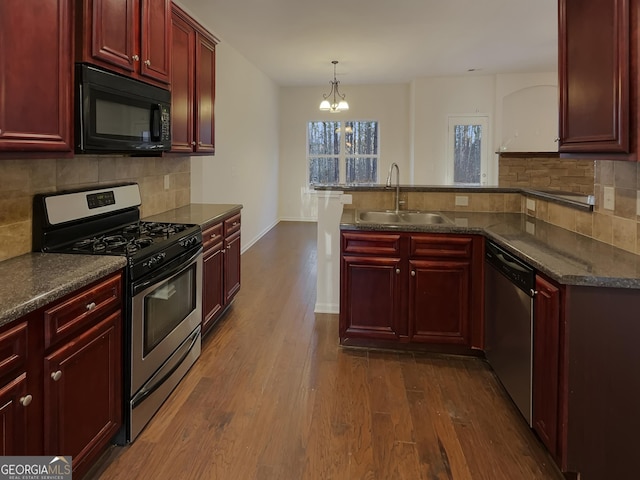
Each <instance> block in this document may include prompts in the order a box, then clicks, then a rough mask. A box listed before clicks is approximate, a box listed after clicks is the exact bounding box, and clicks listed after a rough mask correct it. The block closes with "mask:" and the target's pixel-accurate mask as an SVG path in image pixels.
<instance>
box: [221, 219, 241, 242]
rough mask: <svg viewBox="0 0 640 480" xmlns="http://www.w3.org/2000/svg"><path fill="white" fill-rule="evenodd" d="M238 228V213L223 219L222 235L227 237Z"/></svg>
mask: <svg viewBox="0 0 640 480" xmlns="http://www.w3.org/2000/svg"><path fill="white" fill-rule="evenodd" d="M238 230H240V214H239V213H238V214H237V215H234V216H232V217H229V218H227V219H226V220H225V221H224V236H225V237H228V236H229V235H231V234H232V233H234V232H237V231H238Z"/></svg>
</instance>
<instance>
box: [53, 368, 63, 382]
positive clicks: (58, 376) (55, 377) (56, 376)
mask: <svg viewBox="0 0 640 480" xmlns="http://www.w3.org/2000/svg"><path fill="white" fill-rule="evenodd" d="M51 378H52V379H53V381H54V382H57V381H58V380H60V379H61V378H62V372H61V371H60V370H56V371H55V372H53V373H51Z"/></svg>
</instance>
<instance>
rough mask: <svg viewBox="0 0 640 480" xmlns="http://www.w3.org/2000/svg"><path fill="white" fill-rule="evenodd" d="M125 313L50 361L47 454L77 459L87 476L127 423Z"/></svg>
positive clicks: (87, 333) (46, 362)
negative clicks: (124, 412)
mask: <svg viewBox="0 0 640 480" xmlns="http://www.w3.org/2000/svg"><path fill="white" fill-rule="evenodd" d="M121 323H122V321H121V313H120V311H118V312H115V313H113V314H111V315H109V316H108V317H106V318H105V319H103V320H102V321H100V322H99V323H98V324H96V325H94V326H93V327H91V328H89V329H88V330H87V331H85V332H84V333H82V334H81V335H78V336H77V337H76V338H74V339H73V340H72V341H70V342H68V343H67V344H64V345H63V346H61V347H60V348H59V349H57V350H55V351H54V352H52V353H51V354H49V355H47V356H46V357H45V359H44V418H45V419H46V422H45V426H44V428H45V430H44V454H45V455H55V454H59V453H60V452H66V453H65V455H72V456H73V467H74V476H76V475H77V476H78V477H81V476H82V475H83V474H84V473H85V472H86V470H87V469H88V468H89V466H90V464H91V463H92V461H94V460H95V459H96V458H95V457H96V455H99V454H101V453H102V450H101V447H102V446H104V445H106V444H107V443H108V442H109V440H110V439H111V437H113V435H114V434H115V433H116V432H117V430H118V428H119V427H120V425H121V424H122V398H121V396H122V386H121V375H122V372H121V368H122V362H121V356H122V340H121Z"/></svg>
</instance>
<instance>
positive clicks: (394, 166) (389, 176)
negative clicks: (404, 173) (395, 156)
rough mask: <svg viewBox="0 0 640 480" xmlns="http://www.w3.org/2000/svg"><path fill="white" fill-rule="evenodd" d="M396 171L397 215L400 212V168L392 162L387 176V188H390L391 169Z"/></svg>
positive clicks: (395, 204)
mask: <svg viewBox="0 0 640 480" xmlns="http://www.w3.org/2000/svg"><path fill="white" fill-rule="evenodd" d="M394 168H395V170H396V195H395V202H394V206H395V212H396V213H398V212H399V211H400V167H398V164H397V163H395V162H393V163H392V164H391V166H390V167H389V173H388V174H387V188H391V175H392V174H393V169H394Z"/></svg>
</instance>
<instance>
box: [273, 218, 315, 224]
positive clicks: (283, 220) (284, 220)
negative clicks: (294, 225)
mask: <svg viewBox="0 0 640 480" xmlns="http://www.w3.org/2000/svg"><path fill="white" fill-rule="evenodd" d="M280 221H281V222H314V223H316V222H317V221H318V219H317V218H309V217H280Z"/></svg>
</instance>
